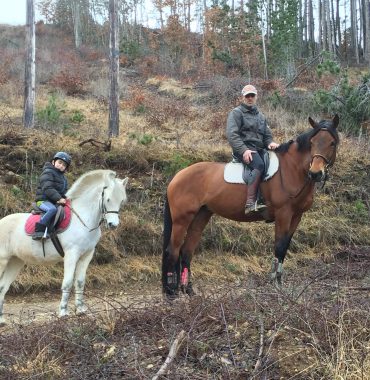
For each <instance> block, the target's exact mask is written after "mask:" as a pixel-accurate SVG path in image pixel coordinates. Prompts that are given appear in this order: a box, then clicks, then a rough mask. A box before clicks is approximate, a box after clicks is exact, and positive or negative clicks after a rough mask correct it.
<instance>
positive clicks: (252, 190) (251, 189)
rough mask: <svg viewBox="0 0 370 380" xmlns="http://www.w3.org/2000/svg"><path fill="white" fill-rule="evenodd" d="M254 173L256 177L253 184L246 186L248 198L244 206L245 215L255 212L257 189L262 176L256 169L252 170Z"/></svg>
mask: <svg viewBox="0 0 370 380" xmlns="http://www.w3.org/2000/svg"><path fill="white" fill-rule="evenodd" d="M254 171H255V172H256V177H255V178H254V181H253V183H251V184H250V185H249V186H248V196H247V202H246V204H245V214H248V213H249V212H251V211H257V192H258V187H259V185H260V183H261V179H262V174H261V172H260V171H259V170H258V169H254Z"/></svg>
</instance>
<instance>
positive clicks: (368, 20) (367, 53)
mask: <svg viewBox="0 0 370 380" xmlns="http://www.w3.org/2000/svg"><path fill="white" fill-rule="evenodd" d="M361 13H362V20H363V22H362V24H363V40H364V59H365V61H366V62H367V63H369V64H370V0H362V1H361Z"/></svg>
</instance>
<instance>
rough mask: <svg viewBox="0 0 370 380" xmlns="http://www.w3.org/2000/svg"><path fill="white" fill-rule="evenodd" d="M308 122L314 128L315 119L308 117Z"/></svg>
mask: <svg viewBox="0 0 370 380" xmlns="http://www.w3.org/2000/svg"><path fill="white" fill-rule="evenodd" d="M308 122H309V123H310V124H311V126H312V128H316V126H317V124H316V121H315V120H313V119H312V117H311V116H309V117H308Z"/></svg>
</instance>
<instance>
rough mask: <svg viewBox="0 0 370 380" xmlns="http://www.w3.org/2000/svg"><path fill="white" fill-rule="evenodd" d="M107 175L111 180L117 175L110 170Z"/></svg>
mask: <svg viewBox="0 0 370 380" xmlns="http://www.w3.org/2000/svg"><path fill="white" fill-rule="evenodd" d="M108 175H109V177H110V178H111V179H114V178H116V176H117V173H116V172H115V171H113V170H110V171H109V174H108Z"/></svg>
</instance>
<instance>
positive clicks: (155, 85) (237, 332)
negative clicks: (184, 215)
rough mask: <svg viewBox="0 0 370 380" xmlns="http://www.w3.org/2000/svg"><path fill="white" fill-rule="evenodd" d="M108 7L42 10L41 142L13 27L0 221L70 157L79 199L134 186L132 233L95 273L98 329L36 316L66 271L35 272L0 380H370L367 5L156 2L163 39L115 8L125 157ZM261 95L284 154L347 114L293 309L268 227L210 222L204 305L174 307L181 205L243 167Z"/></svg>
mask: <svg viewBox="0 0 370 380" xmlns="http://www.w3.org/2000/svg"><path fill="white" fill-rule="evenodd" d="M106 3H107V2H101V1H96V0H94V1H75V2H71V1H68V0H63V1H36V6H37V7H39V10H40V12H41V14H42V15H43V17H44V19H45V21H44V22H39V23H37V25H36V107H35V123H34V127H33V128H27V129H26V128H24V126H23V106H24V69H25V54H24V52H25V35H26V32H25V28H24V27H12V26H5V25H0V63H1V64H0V217H3V216H5V215H8V214H11V213H15V212H24V211H28V210H30V207H31V202H32V201H33V197H34V193H35V186H36V183H37V179H38V176H39V174H40V172H41V168H42V165H43V163H44V162H45V161H47V160H50V158H51V155H52V154H53V153H55V151H58V150H65V151H68V152H70V154H71V155H72V157H73V165H72V168H71V170H70V171H69V172H68V174H67V176H68V180H69V182H70V183H73V181H74V180H75V179H76V178H77V177H78V176H80V175H81V174H82V173H84V172H86V171H88V170H92V169H99V168H109V169H112V170H115V171H117V172H118V173H119V174H120V176H121V177H122V178H123V177H124V176H128V177H129V185H128V204H127V205H126V207H125V208H124V209H123V210H122V212H121V217H120V220H121V224H120V226H119V228H118V229H117V230H115V231H113V232H108V231H103V238H102V240H101V241H100V243H99V245H98V247H97V251H96V255H95V257H94V259H93V262H92V263H91V265H90V266H89V269H88V273H87V284H86V291H87V292H86V295H87V297H88V299H89V301H90V305H91V312H89V313H87V315H85V316H79V317H77V316H73V315H72V316H71V317H68V318H65V319H57V317H56V316H55V315H54V314H51V313H49V314H44V315H43V317H42V318H40V317H39V315H38V314H37V313H36V314H33V311H32V310H34V309H32V308H31V307H33V306H32V305H38V307H39V308H40V309H39V310H42V305H43V304H44V302H47V301H53V300H56V299H58V297H59V293H60V290H59V289H60V284H61V279H62V271H63V267H62V266H61V265H57V266H53V267H26V268H25V270H23V271H22V272H21V273H20V275H19V276H18V278H17V280H16V281H15V282H14V283H13V285H12V287H11V289H10V291H9V293H8V295H7V297H6V299H5V301H6V305H5V307H4V311H5V313H7V312H9V313H10V314H11V310H12V307H14V306H15V305H19V304H21V303H25V305H26V306H25V309H24V310H23V313H22V314H21V315H13V316H12V315H9V317H10V319H11V321H12V322H11V323H10V324H9V325H7V326H5V327H1V328H0V378H1V379H53V380H54V379H147V378H150V379H154V378H156V374H159V373H160V369H161V367H162V366H165V363H166V358H167V362H168V363H167V364H168V365H167V366H165V368H163V367H162V369H163V371H162V374H161V375H160V376H159V378H161V379H170V378H171V379H266V380H267V379H269V380H272V379H295V380H296V379H301V380H303V379H312V380H313V379H315V380H316V379H317V380H318V379H325V380H326V379H327V380H332V379H338V380H339V379H346V380H352V379H353V380H355V379H356V380H357V379H358V380H360V379H361V380H363V379H370V319H369V315H370V297H369V291H370V228H369V222H370V198H369V194H370V179H369V176H368V173H369V172H370V150H369V147H370V144H369V133H370V130H369V128H370V71H369V67H370V59H369V53H370V47H369V36H370V31H369V1H368V0H362V1H360V2H358V3H357V2H352V1H351V2H345V4H342V3H341V2H329V1H327V0H322V1H320V2H319V4H320V11H319V10H318V9H317V5H318V4H317V3H313V2H312V1H309V0H307V1H303V2H302V1H300V2H299V1H292V0H288V1H284V2H283V1H275V2H260V1H255V2H253V1H252V2H248V3H243V2H239V3H234V2H232V3H231V2H228V3H226V2H213V3H212V4H211V3H208V2H207V1H205V2H202V3H201V2H191V1H188V2H183V3H181V2H162V1H156V2H155V3H154V4H153V7H154V9H155V10H156V17H157V19H158V27H156V28H149V27H148V26H147V25H145V22H144V17H143V15H144V13H143V11H142V10H141V9H142V8H143V7H144V8H145V4H143V3H140V2H132V3H123V2H118V4H119V20H120V22H119V36H120V37H119V61H120V69H119V84H120V87H119V97H120V100H119V112H120V119H119V120H120V133H119V136H117V137H112V138H110V139H109V138H108V112H109V60H108V54H109V52H108V50H109V42H108V38H109V20H108V13H107V12H108V11H107V4H106ZM347 3H348V4H347ZM347 8H348V9H347ZM366 10H368V11H366ZM135 15H136V16H135ZM195 19H198V20H199V25H201V27H199V28H198V29H196V30H195V29H194V28H193V27H192V25H193V24H192V23H193V21H194V20H195ZM249 82H251V83H254V84H255V85H256V86H257V87H258V89H259V106H260V108H261V109H262V111H263V112H264V113H265V115H266V116H267V118H268V120H269V124H270V126H271V128H272V130H273V134H274V136H275V139H276V140H277V141H279V142H285V141H288V140H290V139H294V137H295V136H296V135H297V134H299V133H300V132H302V131H304V130H306V129H308V128H310V127H309V124H308V122H307V118H308V116H311V117H313V118H315V119H316V120H320V119H322V118H324V117H327V116H328V117H331V116H332V115H333V114H334V113H338V114H339V116H340V125H339V129H340V137H341V143H340V146H339V149H338V156H337V160H336V163H335V165H334V167H333V168H332V169H331V170H330V178H329V179H328V180H327V182H326V184H325V186H324V187H323V188H320V186H318V188H317V190H316V195H315V201H314V205H313V207H312V209H311V210H310V211H308V212H307V213H305V214H304V217H303V219H302V222H301V224H300V225H299V227H298V230H297V232H296V234H295V235H294V237H293V240H292V244H291V247H290V250H289V253H288V256H287V259H286V262H285V273H284V286H283V289H282V290H279V289H276V288H275V287H273V286H272V285H271V284H270V282H269V277H268V272H269V270H270V261H271V258H272V256H273V237H274V230H273V225H271V224H266V223H262V222H259V223H254V224H253V223H247V224H238V223H236V222H231V221H227V220H224V219H221V218H218V217H214V218H213V219H212V221H211V223H210V224H209V225H208V226H207V228H206V230H205V232H204V234H203V237H202V240H201V244H200V247H199V249H198V250H197V255H196V257H195V258H194V261H193V266H192V270H193V275H194V278H195V279H196V283H197V286H196V288H195V290H196V292H197V296H195V297H193V298H191V299H189V298H188V297H185V296H183V297H181V298H180V299H179V300H178V301H176V302H174V303H172V304H169V303H166V302H165V301H164V300H163V299H162V296H161V289H160V260H161V250H162V210H163V201H164V197H165V192H166V186H167V184H168V182H169V180H170V178H171V177H172V176H173V175H174V174H175V173H176V172H177V171H178V170H180V169H182V168H184V167H186V166H188V165H190V164H192V163H195V162H198V161H219V162H227V161H229V160H230V148H229V146H228V143H227V141H226V137H225V124H226V117H227V114H228V112H229V111H230V110H231V108H232V107H234V106H235V105H236V104H238V96H239V93H240V90H241V88H242V87H243V85H244V84H246V83H249ZM0 244H3V242H0ZM31 304H32V305H31ZM95 309H99V312H96V311H94V310H95ZM39 314H40V311H39ZM41 314H42V313H41ZM171 352H172V354H173V356H171V355H169V354H170V353H171Z"/></svg>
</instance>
